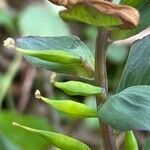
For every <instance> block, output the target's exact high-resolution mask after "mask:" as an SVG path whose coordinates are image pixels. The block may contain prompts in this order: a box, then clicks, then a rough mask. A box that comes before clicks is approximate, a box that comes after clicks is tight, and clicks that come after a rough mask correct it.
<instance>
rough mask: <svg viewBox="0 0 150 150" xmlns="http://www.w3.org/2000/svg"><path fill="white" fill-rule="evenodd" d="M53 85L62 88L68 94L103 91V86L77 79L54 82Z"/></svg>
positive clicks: (90, 93) (91, 93)
mask: <svg viewBox="0 0 150 150" xmlns="http://www.w3.org/2000/svg"><path fill="white" fill-rule="evenodd" d="M54 86H56V87H57V88H59V89H61V90H63V91H64V92H65V93H67V94H68V95H82V96H89V95H97V94H101V93H102V92H103V88H101V87H97V86H94V85H90V84H87V83H84V82H79V81H68V82H54Z"/></svg>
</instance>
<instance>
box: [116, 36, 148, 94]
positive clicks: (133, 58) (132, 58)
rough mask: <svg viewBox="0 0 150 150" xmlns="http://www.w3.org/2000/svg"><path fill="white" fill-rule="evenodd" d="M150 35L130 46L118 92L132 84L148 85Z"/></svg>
mask: <svg viewBox="0 0 150 150" xmlns="http://www.w3.org/2000/svg"><path fill="white" fill-rule="evenodd" d="M149 46H150V35H149V36H147V37H145V38H143V39H142V40H138V41H136V42H135V43H133V45H132V46H131V48H130V53H129V57H128V59H127V62H126V65H125V68H124V71H123V74H122V77H121V80H120V83H119V85H118V90H117V91H118V92H119V91H122V90H123V89H125V88H127V87H130V86H133V85H150V76H149V74H150V59H149V57H150V50H149Z"/></svg>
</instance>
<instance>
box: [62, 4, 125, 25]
mask: <svg viewBox="0 0 150 150" xmlns="http://www.w3.org/2000/svg"><path fill="white" fill-rule="evenodd" d="M60 17H61V18H62V19H63V20H65V21H73V22H83V23H87V24H89V25H94V26H97V27H114V26H119V25H121V24H122V21H121V20H120V19H119V18H117V17H116V16H111V15H107V14H104V13H102V12H100V11H98V10H96V9H94V8H92V7H90V6H87V5H83V4H79V5H76V6H74V7H73V8H72V9H70V10H64V11H61V12H60Z"/></svg>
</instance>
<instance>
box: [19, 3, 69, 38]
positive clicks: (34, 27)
mask: <svg viewBox="0 0 150 150" xmlns="http://www.w3.org/2000/svg"><path fill="white" fill-rule="evenodd" d="M33 18H34V19H33ZM18 25H19V29H20V32H21V34H22V35H23V36H28V35H32V36H61V35H68V34H69V27H68V26H67V24H65V23H64V22H63V21H62V20H61V19H60V18H59V16H58V15H57V14H56V13H55V12H54V11H53V9H52V8H51V7H50V6H49V7H48V6H45V5H41V4H33V5H30V6H29V7H27V8H26V9H24V10H23V12H21V14H20V17H19V21H18Z"/></svg>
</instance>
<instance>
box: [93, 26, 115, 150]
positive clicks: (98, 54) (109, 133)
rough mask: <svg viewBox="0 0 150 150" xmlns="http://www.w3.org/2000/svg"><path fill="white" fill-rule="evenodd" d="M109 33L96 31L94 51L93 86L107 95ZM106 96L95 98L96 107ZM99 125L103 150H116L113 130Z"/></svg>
mask: <svg viewBox="0 0 150 150" xmlns="http://www.w3.org/2000/svg"><path fill="white" fill-rule="evenodd" d="M108 35H109V31H108V30H105V29H103V30H102V31H98V35H97V41H96V51H95V84H96V85H97V86H101V87H103V88H105V90H106V94H107V95H108V80H107V71H106V50H107V46H108ZM106 99H107V96H106V97H104V96H97V97H96V100H97V107H98V106H100V105H102V104H103V103H104V101H105V100H106ZM99 123H100V135H101V139H102V143H103V147H104V150H116V140H115V135H114V131H113V129H112V128H111V127H110V126H108V125H106V124H105V123H104V122H101V121H100V120H99Z"/></svg>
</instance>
